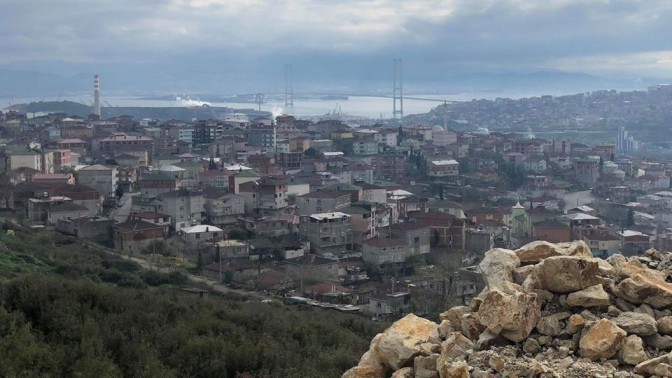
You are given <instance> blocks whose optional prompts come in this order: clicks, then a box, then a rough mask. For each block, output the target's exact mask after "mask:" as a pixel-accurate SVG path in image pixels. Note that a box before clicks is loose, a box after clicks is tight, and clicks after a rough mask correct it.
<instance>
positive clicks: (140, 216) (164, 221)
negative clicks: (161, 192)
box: [130, 211, 170, 235]
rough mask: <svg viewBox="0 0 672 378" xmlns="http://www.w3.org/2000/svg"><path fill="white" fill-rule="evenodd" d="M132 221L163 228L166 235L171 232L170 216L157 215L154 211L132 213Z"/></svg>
mask: <svg viewBox="0 0 672 378" xmlns="http://www.w3.org/2000/svg"><path fill="white" fill-rule="evenodd" d="M130 220H137V221H144V222H147V223H152V224H155V225H159V226H163V228H164V230H165V232H166V235H168V232H170V215H167V214H161V213H156V212H153V211H141V212H136V213H132V214H131V215H130Z"/></svg>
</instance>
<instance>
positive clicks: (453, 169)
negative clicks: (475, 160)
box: [427, 159, 460, 177]
mask: <svg viewBox="0 0 672 378" xmlns="http://www.w3.org/2000/svg"><path fill="white" fill-rule="evenodd" d="M459 174H460V163H458V162H457V160H453V159H448V160H430V161H428V162H427V176H430V177H448V176H452V177H455V176H458V175H459Z"/></svg>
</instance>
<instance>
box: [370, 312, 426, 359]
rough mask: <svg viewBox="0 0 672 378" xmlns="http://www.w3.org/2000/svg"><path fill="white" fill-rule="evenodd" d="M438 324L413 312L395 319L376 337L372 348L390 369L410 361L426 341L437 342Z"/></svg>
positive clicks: (419, 351)
mask: <svg viewBox="0 0 672 378" xmlns="http://www.w3.org/2000/svg"><path fill="white" fill-rule="evenodd" d="M437 328H438V324H436V323H434V322H432V321H430V320H427V319H423V318H420V317H417V316H415V315H413V314H409V315H406V316H405V317H403V318H401V319H399V320H397V321H396V322H394V324H392V325H391V326H390V327H389V328H388V329H386V330H385V332H383V334H382V335H381V336H380V338H379V339H378V342H377V343H376V344H375V346H374V348H373V350H374V351H375V354H376V355H377V356H378V358H379V359H380V361H381V362H382V363H383V364H384V365H385V366H387V367H389V368H391V369H392V370H398V369H400V368H402V367H405V366H407V365H409V364H410V363H411V361H412V360H413V358H414V357H415V356H417V355H419V354H420V353H421V351H422V345H423V344H424V343H427V342H433V341H436V342H438V330H437Z"/></svg>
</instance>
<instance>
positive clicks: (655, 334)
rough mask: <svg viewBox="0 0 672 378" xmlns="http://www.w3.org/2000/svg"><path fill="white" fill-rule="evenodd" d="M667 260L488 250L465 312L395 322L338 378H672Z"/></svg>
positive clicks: (581, 249) (671, 290)
mask: <svg viewBox="0 0 672 378" xmlns="http://www.w3.org/2000/svg"><path fill="white" fill-rule="evenodd" d="M671 261H672V253H661V252H658V251H655V250H649V251H647V252H646V253H645V254H644V256H635V257H630V258H626V257H624V256H622V255H614V256H611V257H610V258H608V259H607V260H603V259H599V258H594V257H593V256H592V254H591V251H590V248H589V247H588V246H587V245H586V244H585V243H584V242H573V243H561V244H551V243H547V242H541V241H539V242H533V243H530V244H528V245H526V246H524V247H522V248H520V249H518V250H516V251H512V250H507V249H499V248H497V249H492V250H490V251H488V252H487V253H486V254H485V257H484V259H483V261H482V262H481V263H480V264H479V268H480V271H481V273H482V274H483V277H484V279H485V281H486V284H487V286H486V288H485V289H484V290H483V292H481V293H480V294H479V295H478V297H476V298H474V299H473V300H472V301H471V303H470V304H469V306H459V307H453V308H451V309H449V310H448V311H446V312H444V313H442V314H441V316H440V318H441V319H440V320H441V323H440V324H437V323H435V322H432V321H430V320H427V319H423V318H419V317H417V316H415V315H412V314H411V315H408V316H406V317H404V318H403V319H401V320H399V321H397V322H395V323H394V324H393V325H392V326H391V327H390V328H388V329H387V330H386V331H385V332H383V333H381V334H379V335H377V336H376V337H375V338H374V339H373V340H372V342H371V345H370V348H369V350H368V351H367V352H366V353H365V354H364V355H363V356H362V358H361V360H360V362H359V364H358V365H357V366H356V367H353V368H352V369H350V370H348V371H347V372H345V373H344V374H343V378H380V377H394V378H409V377H417V378H434V377H437V378H438V377H440V378H469V377H473V378H489V377H604V378H607V377H639V376H658V377H672V353H670V351H671V350H672V279H671V278H672V277H671V275H672V262H671Z"/></svg>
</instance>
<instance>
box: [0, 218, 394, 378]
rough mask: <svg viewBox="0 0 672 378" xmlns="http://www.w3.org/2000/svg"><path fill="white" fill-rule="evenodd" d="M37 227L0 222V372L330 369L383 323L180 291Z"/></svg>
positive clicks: (284, 372) (296, 373)
mask: <svg viewBox="0 0 672 378" xmlns="http://www.w3.org/2000/svg"><path fill="white" fill-rule="evenodd" d="M64 241H65V242H67V239H66V238H64V237H62V236H59V235H57V234H54V233H49V232H45V231H39V232H35V231H18V232H17V233H16V236H14V237H11V236H8V235H6V234H5V233H4V232H2V233H0V350H6V351H8V352H7V353H4V354H0V375H1V376H31V377H32V376H95V375H98V376H102V377H108V376H109V377H115V376H147V377H151V376H166V377H232V378H233V377H277V376H284V377H312V376H319V377H332V376H333V377H337V376H339V375H340V374H341V373H342V371H343V370H345V369H346V368H348V367H349V366H352V365H353V364H354V363H356V360H357V358H358V357H359V355H361V353H362V352H363V351H364V350H365V349H366V348H367V344H368V341H369V340H370V339H371V337H373V336H374V335H375V334H376V333H377V332H380V331H381V330H382V329H383V328H384V326H383V325H382V324H379V323H373V322H370V321H368V320H366V319H362V318H360V317H357V316H353V315H347V314H340V313H336V312H332V311H324V310H315V309H308V310H298V309H297V308H294V307H289V306H285V305H283V304H281V303H274V304H270V305H269V304H263V303H259V302H258V301H254V302H252V301H246V300H245V299H244V298H238V297H220V296H211V297H210V298H209V299H206V300H202V299H195V298H191V297H188V296H184V295H181V294H180V293H179V291H177V290H174V289H173V288H174V287H175V286H180V285H185V284H187V285H188V283H187V282H185V277H184V276H183V275H180V274H170V275H168V274H161V273H157V272H151V271H143V270H142V269H140V268H139V267H138V266H137V265H136V264H133V263H129V262H127V261H124V260H121V259H118V258H116V257H115V256H109V255H106V254H104V253H101V252H99V251H96V250H94V249H92V248H90V247H89V248H86V249H84V248H82V246H81V245H79V244H63V242H64Z"/></svg>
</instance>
